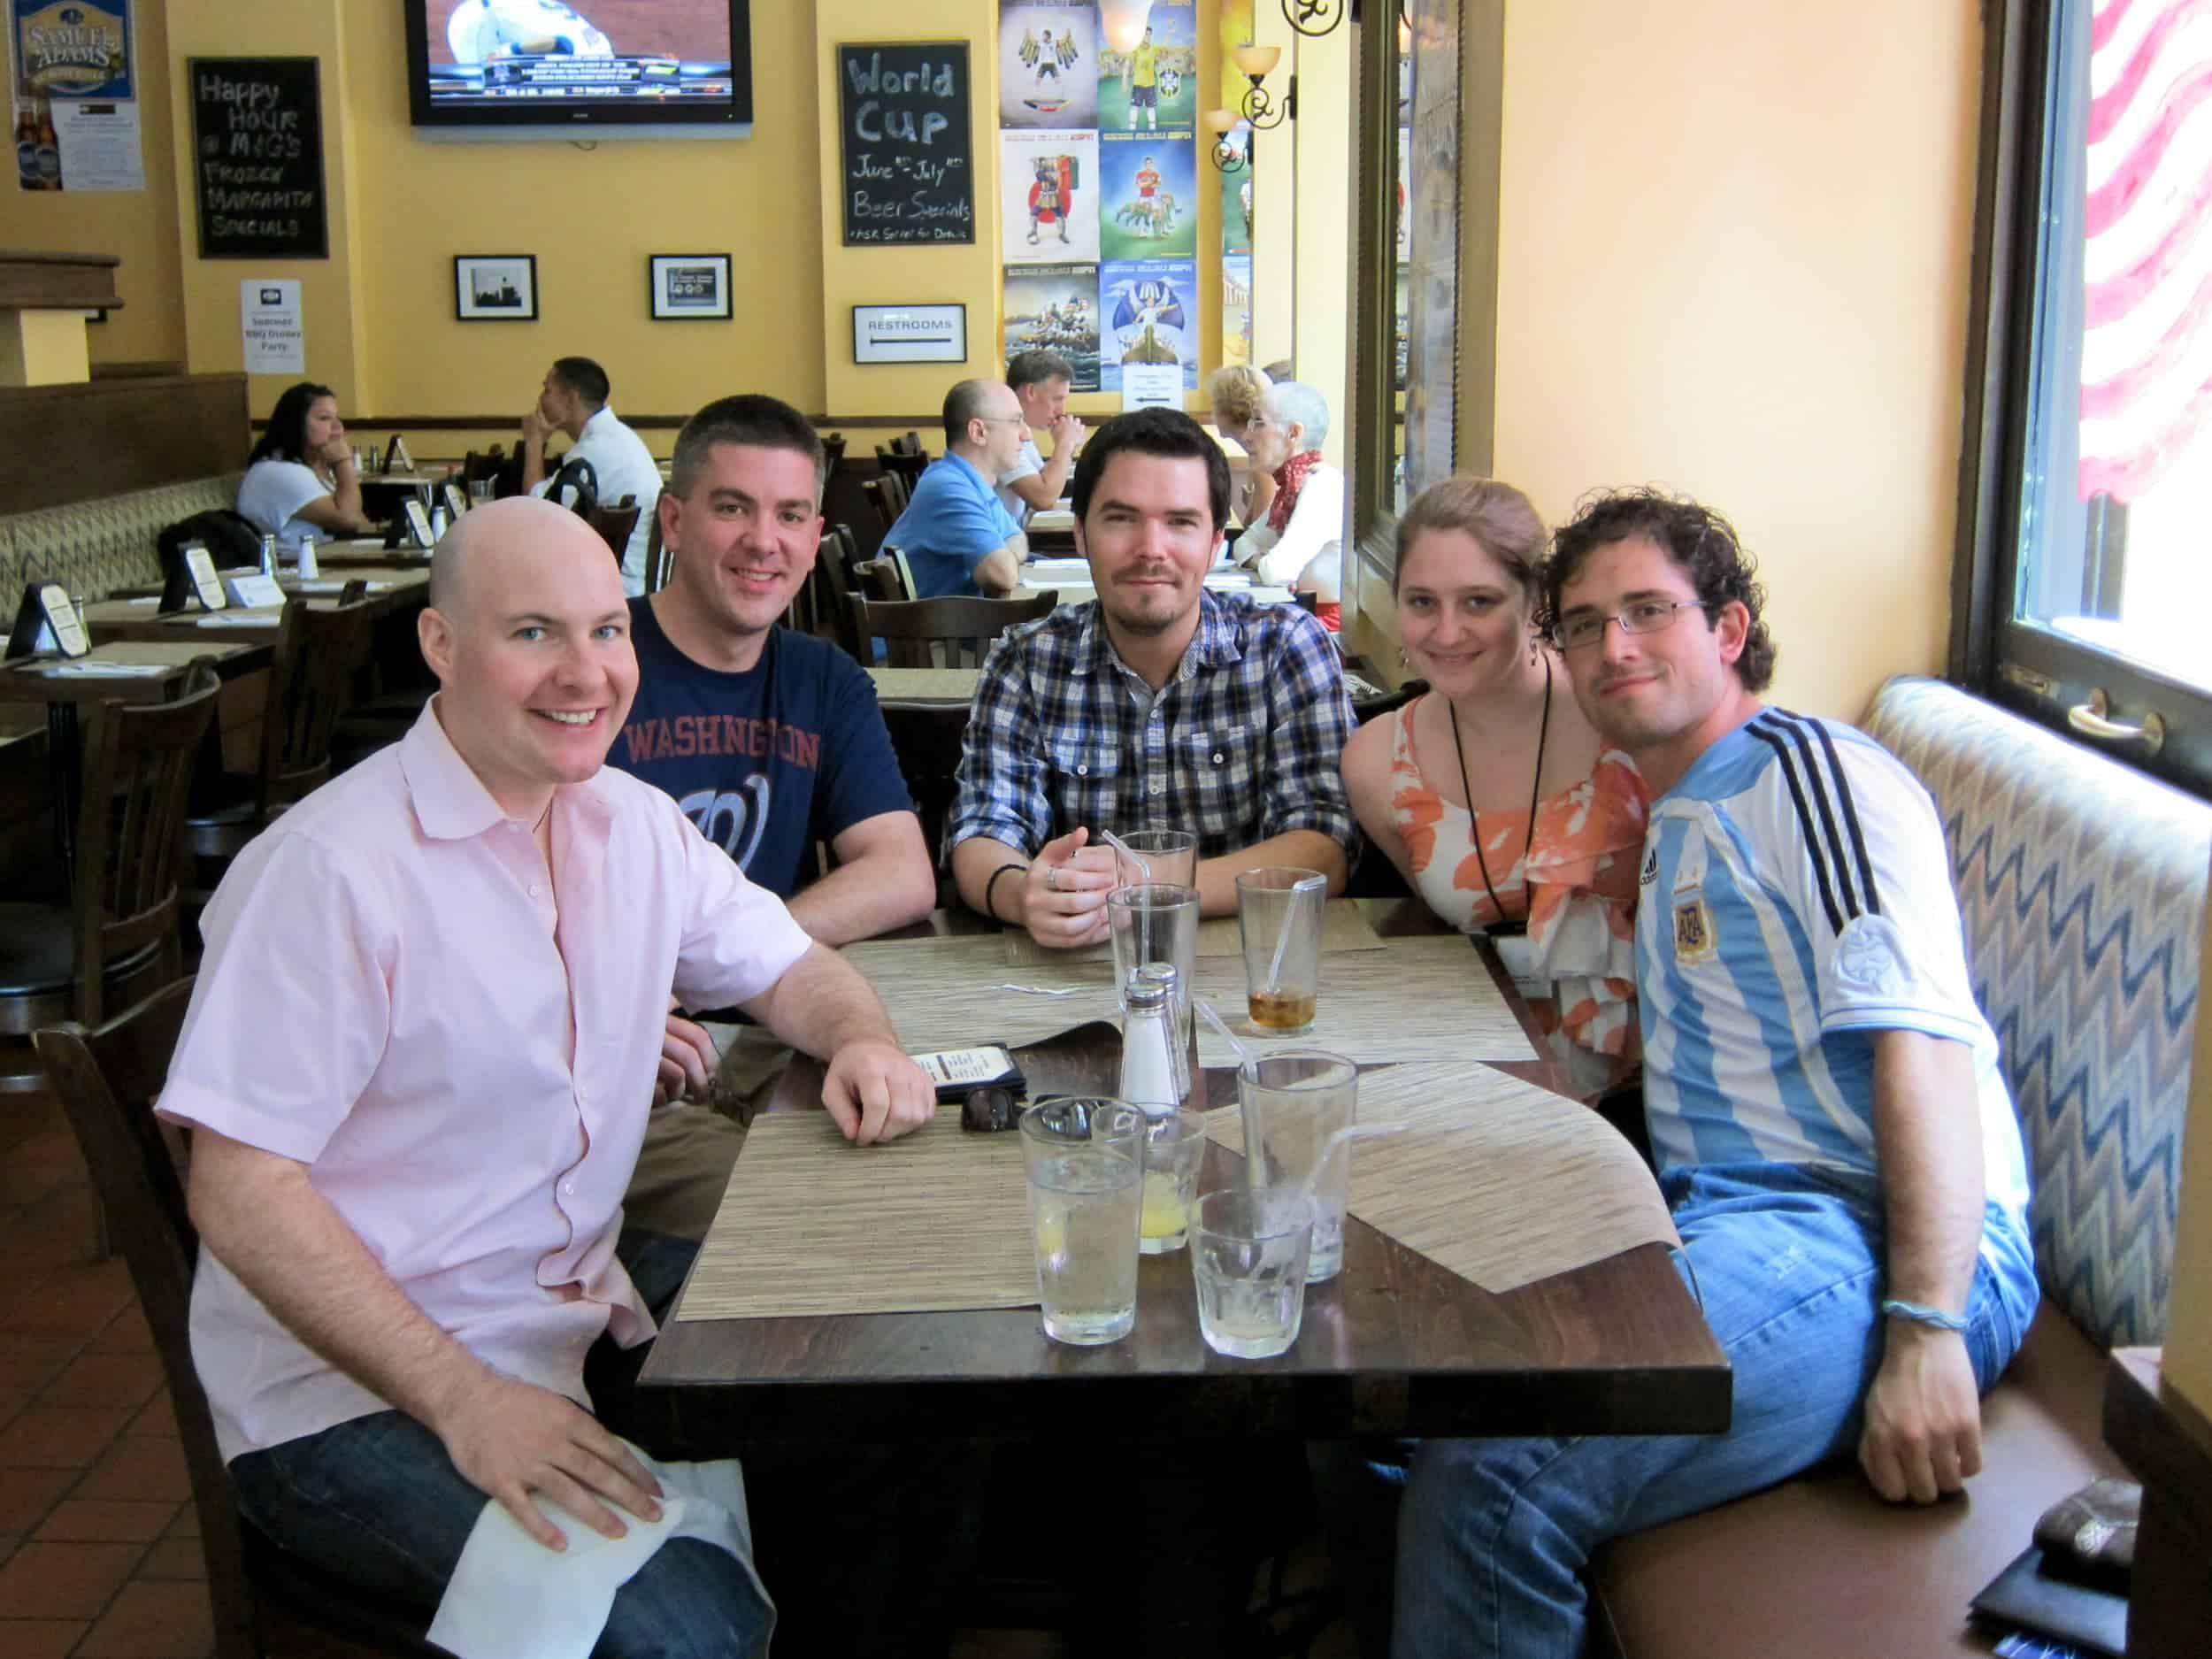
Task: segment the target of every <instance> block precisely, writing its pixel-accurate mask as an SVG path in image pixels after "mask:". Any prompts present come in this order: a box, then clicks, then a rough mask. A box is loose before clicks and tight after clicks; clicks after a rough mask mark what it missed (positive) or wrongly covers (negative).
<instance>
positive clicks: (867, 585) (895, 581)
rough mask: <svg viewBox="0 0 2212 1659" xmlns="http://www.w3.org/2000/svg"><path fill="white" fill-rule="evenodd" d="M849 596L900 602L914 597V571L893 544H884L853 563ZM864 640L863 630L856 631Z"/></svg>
mask: <svg viewBox="0 0 2212 1659" xmlns="http://www.w3.org/2000/svg"><path fill="white" fill-rule="evenodd" d="M853 577H854V583H853V590H852V596H853V597H854V598H858V599H869V600H880V601H883V602H885V603H891V604H902V603H905V602H907V601H909V600H910V599H912V598H913V597H914V575H913V572H912V571H910V569H909V568H908V567H907V564H906V560H905V557H903V556H902V554H901V553H900V552H899V550H898V549H896V548H886V549H884V550H883V551H882V552H880V553H879V554H878V555H877V556H876V557H873V558H872V559H863V560H861V561H860V563H859V564H857V565H854V566H853ZM856 638H858V639H860V640H861V641H863V642H865V641H866V638H867V636H866V635H865V634H859V635H856Z"/></svg>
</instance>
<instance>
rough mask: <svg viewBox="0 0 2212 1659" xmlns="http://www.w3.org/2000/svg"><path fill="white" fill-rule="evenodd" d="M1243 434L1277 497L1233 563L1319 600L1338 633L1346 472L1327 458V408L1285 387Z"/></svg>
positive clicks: (1275, 390) (1271, 393)
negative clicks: (1323, 449) (1323, 450)
mask: <svg viewBox="0 0 2212 1659" xmlns="http://www.w3.org/2000/svg"><path fill="white" fill-rule="evenodd" d="M1245 434H1246V435H1245V438H1244V447H1245V449H1246V450H1247V451H1248V453H1249V454H1250V455H1251V457H1252V465H1254V466H1256V467H1259V468H1263V469H1264V470H1265V471H1267V472H1271V473H1273V474H1274V477H1275V499H1274V501H1273V502H1272V503H1271V504H1270V505H1269V507H1268V511H1267V518H1266V520H1265V521H1264V522H1263V523H1261V524H1256V525H1255V526H1252V528H1250V529H1249V530H1247V531H1246V532H1245V533H1244V534H1242V535H1240V536H1239V537H1238V538H1237V543H1236V547H1235V548H1234V549H1233V551H1232V554H1231V557H1233V558H1234V559H1235V560H1236V561H1237V563H1238V564H1240V565H1246V566H1248V567H1249V568H1250V569H1251V570H1252V572H1254V573H1255V574H1256V576H1257V577H1258V578H1259V580H1262V581H1263V582H1269V583H1272V584H1274V585H1276V586H1278V587H1284V588H1291V589H1292V590H1294V592H1298V593H1310V594H1311V595H1313V596H1314V614H1315V615H1317V616H1318V617H1319V618H1321V620H1322V622H1323V623H1324V624H1325V626H1328V627H1329V628H1331V629H1334V628H1335V627H1336V626H1337V621H1338V618H1339V616H1340V613H1341V610H1342V607H1341V605H1340V603H1339V600H1338V594H1337V585H1338V584H1337V576H1338V566H1339V564H1340V561H1341V558H1342V554H1343V537H1344V474H1343V473H1342V472H1339V471H1338V470H1337V469H1336V468H1335V467H1333V466H1331V465H1329V464H1328V463H1327V462H1326V461H1324V460H1323V459H1322V458H1321V444H1322V441H1323V440H1324V439H1325V438H1326V437H1327V436H1328V435H1329V405H1328V404H1327V403H1325V402H1324V401H1323V399H1322V396H1321V394H1320V393H1318V392H1317V391H1315V390H1314V389H1313V388H1312V387H1310V386H1308V385H1307V384H1306V383H1305V382H1304V381H1303V380H1283V381H1280V382H1279V383H1277V384H1276V385H1273V386H1271V387H1270V388H1268V389H1267V395H1266V396H1264V397H1263V398H1262V399H1261V400H1260V412H1259V413H1258V414H1257V415H1256V416H1254V417H1253V418H1252V419H1251V421H1250V422H1249V424H1248V426H1246V428H1245Z"/></svg>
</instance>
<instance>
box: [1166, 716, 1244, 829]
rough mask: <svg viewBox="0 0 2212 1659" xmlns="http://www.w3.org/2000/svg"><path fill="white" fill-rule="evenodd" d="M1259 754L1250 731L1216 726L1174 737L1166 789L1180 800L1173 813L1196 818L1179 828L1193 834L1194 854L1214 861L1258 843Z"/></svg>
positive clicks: (1241, 727)
mask: <svg viewBox="0 0 2212 1659" xmlns="http://www.w3.org/2000/svg"><path fill="white" fill-rule="evenodd" d="M1265 749H1266V734H1265V733H1263V732H1262V731H1261V730H1259V729H1258V728H1257V727H1255V726H1217V727H1215V728H1214V729H1213V730H1211V731H1209V732H1185V733H1179V734H1178V736H1177V737H1176V739H1175V741H1174V757H1175V772H1176V773H1177V776H1176V779H1175V781H1174V783H1173V785H1172V786H1171V787H1172V788H1173V790H1174V792H1175V793H1176V795H1179V797H1180V800H1179V802H1178V808H1179V810H1181V811H1185V812H1188V813H1191V814H1193V815H1194V817H1195V818H1196V819H1197V822H1196V823H1195V824H1190V825H1186V826H1184V827H1187V828H1192V829H1195V830H1196V831H1197V832H1198V839H1199V843H1200V851H1201V852H1202V854H1203V856H1206V857H1209V858H1212V857H1217V856H1220V855H1221V854H1223V853H1225V852H1229V851H1232V850H1233V849H1236V848H1239V847H1243V846H1247V845H1248V844H1249V843H1250V842H1252V841H1256V840H1257V839H1259V837H1258V835H1257V833H1256V832H1257V830H1258V827H1259V824H1260V820H1261V818H1262V815H1263V810H1264V807H1265V795H1266V792H1265V790H1264V789H1263V787H1262V786H1261V780H1260V766H1261V763H1262V761H1263V757H1264V753H1265Z"/></svg>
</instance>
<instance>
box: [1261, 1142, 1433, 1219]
mask: <svg viewBox="0 0 2212 1659" xmlns="http://www.w3.org/2000/svg"><path fill="white" fill-rule="evenodd" d="M1412 1127H1413V1125H1411V1124H1347V1125H1344V1127H1343V1128H1341V1129H1340V1130H1338V1131H1337V1132H1336V1133H1334V1134H1333V1135H1331V1136H1330V1137H1329V1138H1328V1139H1327V1140H1326V1141H1323V1142H1322V1143H1321V1154H1320V1156H1318V1157H1317V1158H1315V1159H1314V1161H1313V1167H1312V1168H1311V1169H1310V1170H1308V1171H1306V1179H1304V1180H1302V1181H1301V1182H1299V1183H1298V1195H1299V1196H1300V1197H1301V1198H1302V1199H1304V1200H1305V1201H1306V1202H1308V1203H1311V1202H1313V1189H1314V1184H1315V1183H1316V1182H1317V1181H1318V1180H1319V1179H1321V1171H1323V1170H1325V1169H1326V1168H1328V1166H1329V1160H1330V1159H1331V1158H1333V1157H1334V1156H1336V1154H1337V1148H1339V1147H1343V1146H1348V1145H1349V1144H1350V1143H1351V1142H1353V1141H1364V1140H1366V1139H1368V1137H1370V1136H1371V1135H1394V1134H1400V1133H1403V1132H1404V1131H1406V1130H1408V1129H1410V1128H1412ZM1245 1133H1247V1134H1248V1135H1249V1134H1250V1133H1251V1131H1250V1129H1249V1128H1247V1129H1246V1131H1245Z"/></svg>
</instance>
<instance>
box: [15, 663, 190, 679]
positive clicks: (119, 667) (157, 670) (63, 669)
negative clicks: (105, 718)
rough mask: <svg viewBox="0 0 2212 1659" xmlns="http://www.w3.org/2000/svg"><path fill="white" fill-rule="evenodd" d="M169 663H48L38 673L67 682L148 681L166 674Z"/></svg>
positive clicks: (168, 669)
mask: <svg viewBox="0 0 2212 1659" xmlns="http://www.w3.org/2000/svg"><path fill="white" fill-rule="evenodd" d="M173 666H174V665H173V664H169V663H50V664H48V665H47V666H46V667H44V668H42V669H41V670H40V671H39V672H41V673H45V674H52V675H55V676H56V677H58V678H60V679H67V680H150V679H152V678H153V677H154V676H156V675H157V674H165V673H168V672H170V671H171V669H172V668H173Z"/></svg>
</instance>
